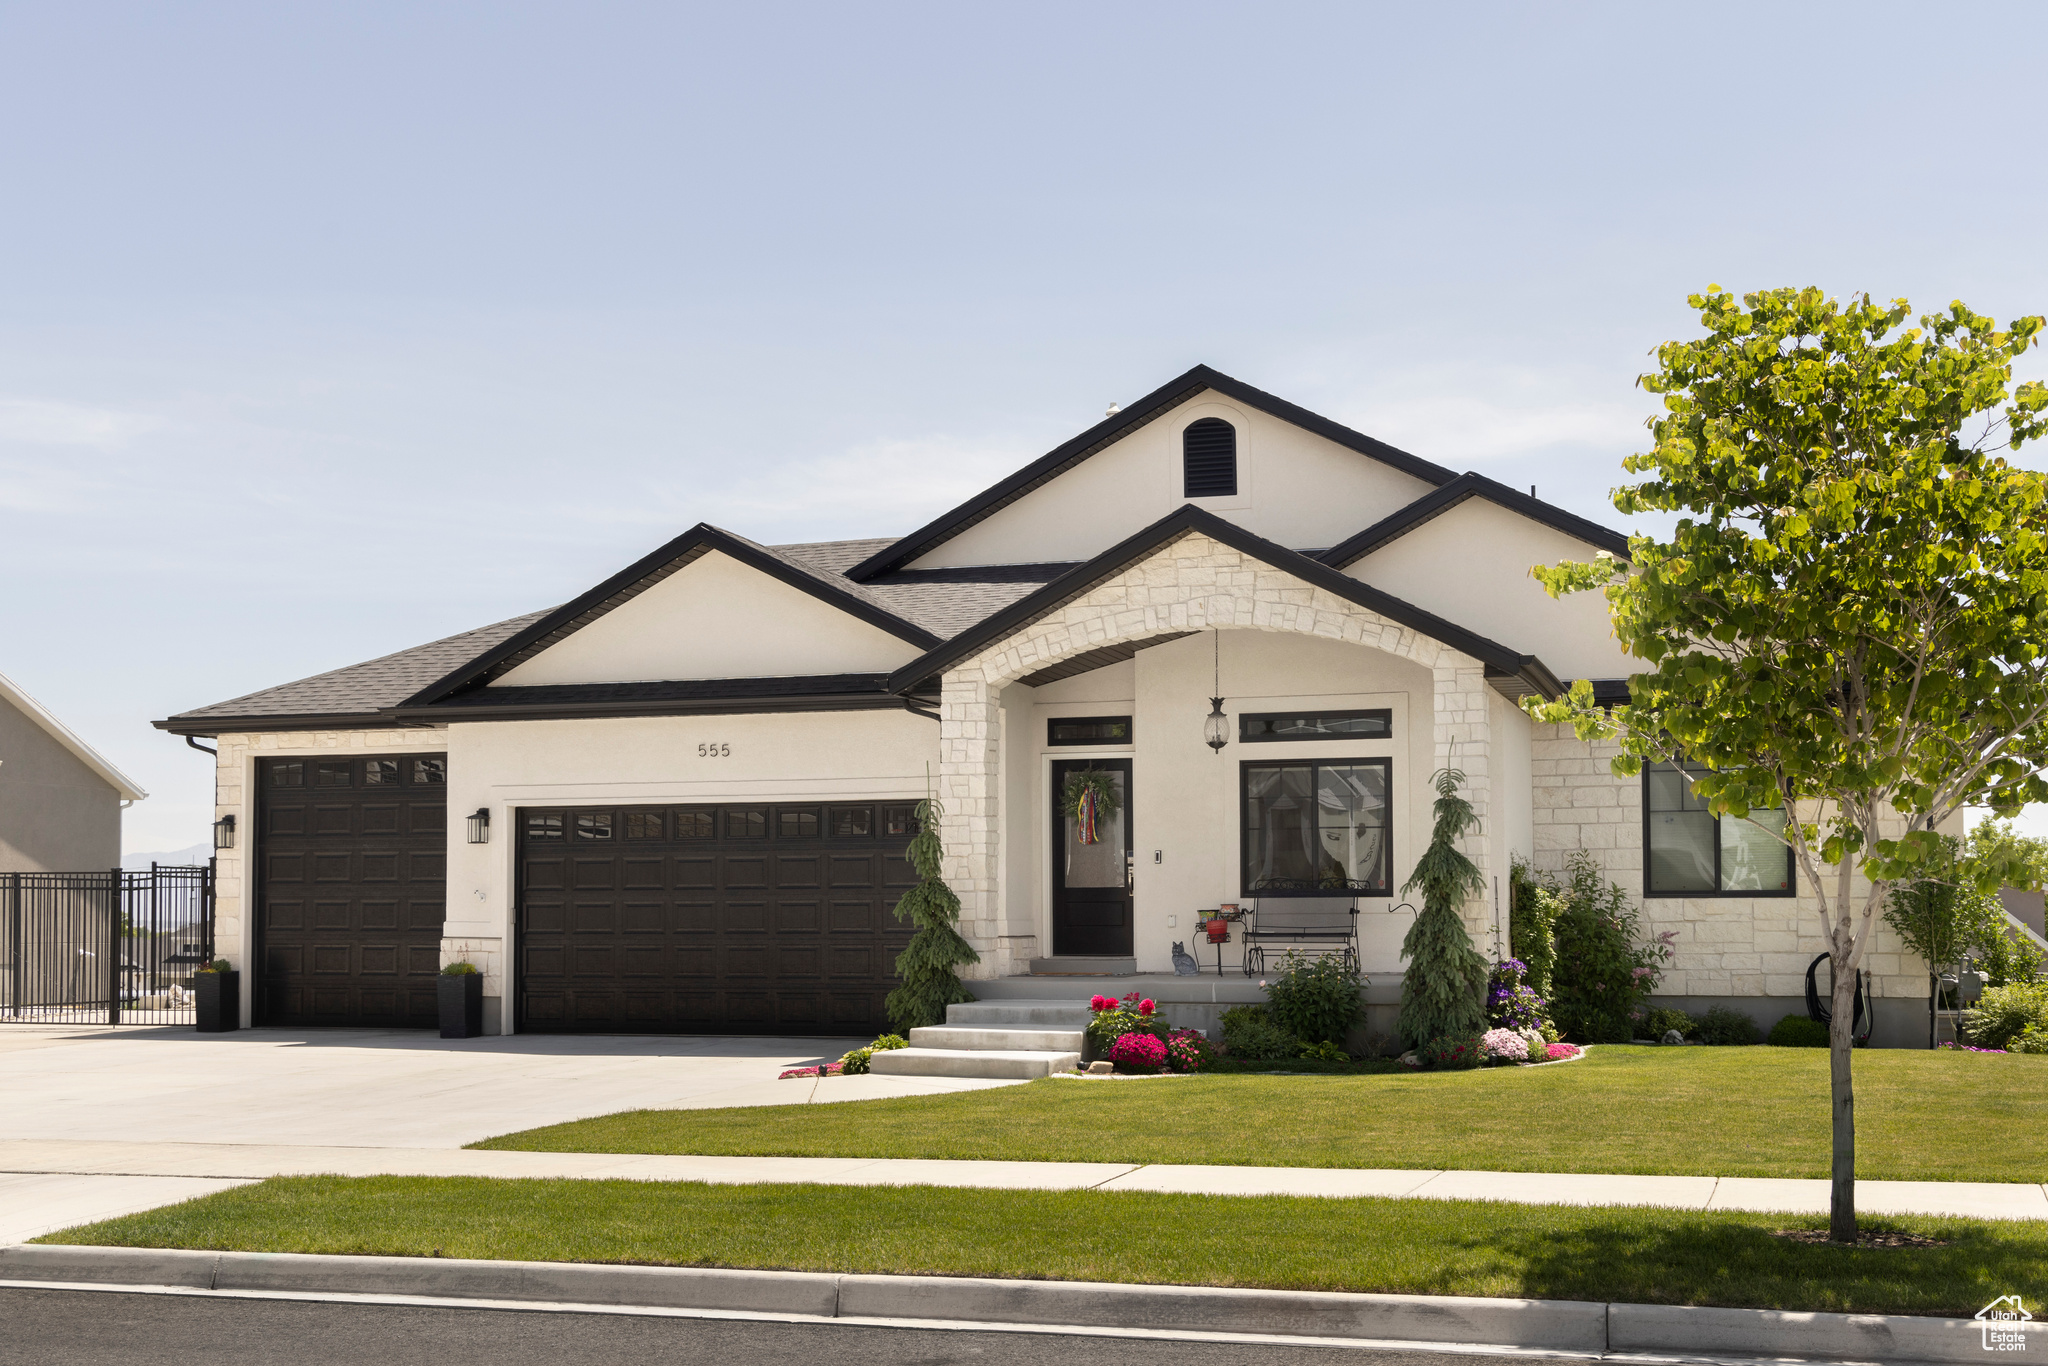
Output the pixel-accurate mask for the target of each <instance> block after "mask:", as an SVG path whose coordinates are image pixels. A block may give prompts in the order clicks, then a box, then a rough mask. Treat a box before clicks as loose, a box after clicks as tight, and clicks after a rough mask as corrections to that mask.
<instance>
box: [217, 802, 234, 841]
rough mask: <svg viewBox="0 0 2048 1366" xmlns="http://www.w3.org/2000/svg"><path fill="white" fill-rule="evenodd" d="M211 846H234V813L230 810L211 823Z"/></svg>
mask: <svg viewBox="0 0 2048 1366" xmlns="http://www.w3.org/2000/svg"><path fill="white" fill-rule="evenodd" d="M213 847H214V848H216V849H232V848H234V847H235V813H234V812H232V811H230V812H229V813H228V814H227V815H225V816H222V817H221V818H220V819H219V820H217V821H215V822H214V823H213Z"/></svg>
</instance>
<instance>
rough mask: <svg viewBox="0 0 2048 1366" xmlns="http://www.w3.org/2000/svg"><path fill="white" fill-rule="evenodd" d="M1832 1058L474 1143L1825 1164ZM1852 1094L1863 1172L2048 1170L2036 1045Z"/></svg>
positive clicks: (648, 1122) (758, 1116) (1885, 1063)
mask: <svg viewBox="0 0 2048 1366" xmlns="http://www.w3.org/2000/svg"><path fill="white" fill-rule="evenodd" d="M1827 1065H1828V1058H1827V1052H1826V1050H1824V1049H1817V1048H1769V1047H1757V1048H1632V1047H1616V1048H1599V1049H1595V1050H1594V1051H1593V1052H1592V1053H1591V1054H1589V1055H1588V1056H1587V1057H1586V1058H1585V1060H1584V1061H1581V1062H1575V1063H1571V1064H1568V1065H1565V1066H1561V1067H1532V1068H1490V1069H1487V1070H1485V1071H1476V1072H1439V1073H1416V1074H1409V1075H1402V1076H1329V1077H1301V1076H1297V1077H1273V1076H1216V1077H1204V1076H1196V1077H1190V1078H1186V1079H1183V1080H1178V1081H1172V1082H1142V1081H1138V1082H1116V1081H1094V1082H1091V1081H1058V1080H1046V1081H1037V1082H1032V1083H1030V1084H1029V1085H1026V1086H1007V1087H999V1088H996V1089H993V1090H987V1091H967V1092H959V1093H955V1094H953V1095H944V1096H924V1097H918V1098H914V1099H906V1100H869V1101H849V1102H844V1103H840V1104H834V1105H809V1106H802V1107H795V1106H763V1107H758V1108H747V1109H728V1110H634V1111H628V1112H626V1113H624V1114H618V1115H608V1116H605V1117H603V1118H599V1119H589V1120H579V1121H576V1122H574V1123H570V1124H555V1125H549V1126H548V1127H546V1128H541V1129H529V1130H527V1131H525V1132H523V1133H516V1134H508V1135H505V1136H503V1137H500V1138H494V1139H489V1140H487V1141H485V1142H482V1143H477V1144H473V1145H472V1146H474V1147H478V1148H525V1149H539V1150H544V1151H554V1152H618V1153H703V1154H740V1155H785V1156H798V1157H937V1158H1006V1159H1025V1160H1041V1161H1068V1162H1080V1161H1088V1162H1214V1163H1236V1164H1246V1165H1252V1166H1294V1167H1424V1168H1430V1167H1450V1168H1467V1169H1479V1170H1489V1171H1557V1172H1631V1173H1646V1174H1653V1175H1654V1174H1682V1175H1701V1176H1804V1177H1824V1176H1826V1175H1827V1174H1828V1168H1827V1162H1828V1103H1827ZM821 1085H823V1086H824V1087H827V1088H829V1087H831V1086H832V1085H833V1083H832V1081H831V1080H829V1079H828V1080H826V1081H824V1082H823V1083H821ZM1856 1094H1857V1101H1856V1115H1857V1135H1858V1146H1857V1156H1858V1164H1857V1165H1858V1174H1859V1175H1861V1176H1863V1177H1865V1178H1869V1179H1892V1180H1933V1181H2044V1180H2048V1143H2043V1142H2042V1141H2041V1139H2040V1136H2041V1135H2042V1134H2043V1133H2048V1057H2027V1056H1997V1055H1988V1054H1974V1053H1924V1052H1915V1051H1910V1050H1904V1049H1884V1050H1878V1049H1872V1050H1869V1051H1866V1052H1860V1053H1858V1054H1857V1056H1856Z"/></svg>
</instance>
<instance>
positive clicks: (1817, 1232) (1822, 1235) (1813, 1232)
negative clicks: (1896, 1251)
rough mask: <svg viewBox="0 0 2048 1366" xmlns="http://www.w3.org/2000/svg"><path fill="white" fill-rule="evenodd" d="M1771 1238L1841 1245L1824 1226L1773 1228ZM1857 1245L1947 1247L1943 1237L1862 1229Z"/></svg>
mask: <svg viewBox="0 0 2048 1366" xmlns="http://www.w3.org/2000/svg"><path fill="white" fill-rule="evenodd" d="M1771 1236H1772V1237H1773V1238H1783V1239H1785V1240H1786V1241H1787V1242H1791V1243H1810V1244H1813V1245H1814V1246H1816V1247H1841V1246H1842V1244H1841V1243H1837V1242H1834V1241H1832V1240H1831V1239H1829V1237H1828V1231H1827V1230H1826V1229H1824V1228H1774V1229H1772V1230H1771ZM1856 1246H1857V1247H1947V1246H1948V1240H1947V1239H1945V1238H1925V1237H1922V1236H1921V1235H1920V1234H1917V1233H1877V1232H1873V1231H1870V1230H1864V1231H1861V1232H1859V1233H1858V1234H1857V1235H1856Z"/></svg>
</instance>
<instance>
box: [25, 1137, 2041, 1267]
mask: <svg viewBox="0 0 2048 1366" xmlns="http://www.w3.org/2000/svg"><path fill="white" fill-rule="evenodd" d="M319 1174H333V1175H341V1176H483V1177H497V1178H567V1179H575V1180H601V1179H627V1180H636V1181H707V1182H716V1183H721V1184H741V1183H750V1182H761V1183H769V1182H774V1183H800V1182H816V1183H819V1184H823V1185H835V1186H913V1185H915V1186H957V1187H978V1188H985V1189H1000V1190H1022V1189H1036V1190H1106V1191H1117V1190H1129V1191H1163V1192H1168V1193H1173V1194H1187V1195H1312V1196H1332V1197H1345V1196H1368V1195H1371V1196H1388V1197H1395V1198H1412V1199H1438V1200H1502V1201H1508V1202H1511V1203H1515V1204H1546V1205H1553V1204H1554V1205H1649V1206H1655V1207H1658V1208H1664V1209H1692V1210H1760V1211H1776V1212H1783V1213H1825V1212H1826V1211H1827V1208H1828V1183H1827V1182H1826V1181H1818V1180H1814V1181H1802V1180H1777V1179H1764V1178H1756V1177H1713V1176H1603V1175H1573V1174H1564V1173H1551V1172H1477V1171H1402V1170H1366V1169H1351V1168H1329V1167H1234V1166H1168V1165H1143V1164H1131V1163H1113V1162H960V1161H938V1160H917V1159H903V1158H857V1157H844V1158H841V1157H664V1156H650V1155H638V1154H631V1153H538V1152H496V1151H485V1152H478V1151H472V1150H469V1149H464V1148H378V1147H337V1146H319V1147H315V1146H305V1145H288V1144H240V1143H137V1142H132V1141H98V1142H94V1141H80V1140H76V1139H69V1140H63V1141H48V1140H32V1139H15V1140H4V1141H0V1180H7V1179H10V1177H11V1179H14V1180H34V1179H36V1178H43V1179H47V1180H66V1181H73V1182H76V1181H79V1180H81V1179H83V1178H93V1177H97V1178H99V1179H100V1180H102V1181H108V1182H131V1181H138V1180H145V1179H146V1180H152V1181H163V1180H165V1179H167V1178H175V1179H178V1180H181V1181H187V1182H211V1183H216V1187H215V1188H218V1187H219V1186H220V1185H226V1184H236V1183H240V1182H245V1181H252V1180H261V1179H263V1178H266V1177H272V1176H305V1175H319ZM4 1190H5V1188H4V1187H0V1197H4ZM80 1191H81V1194H83V1188H80ZM204 1193H206V1192H205V1191H204V1190H200V1189H197V1188H194V1189H191V1190H176V1191H172V1192H170V1193H167V1194H164V1195H161V1196H159V1197H157V1198H154V1199H147V1200H144V1201H143V1203H141V1204H139V1205H137V1206H136V1208H150V1207H152V1206H154V1205H157V1204H162V1203H166V1202H167V1201H169V1200H176V1199H185V1198H189V1197H190V1196H192V1195H197V1194H204ZM137 1194H138V1198H140V1197H141V1196H142V1195H143V1194H145V1192H142V1191H141V1190H140V1189H139V1188H138V1191H137ZM106 1203H107V1202H105V1201H102V1202H101V1204H103V1205H104V1204H106ZM1856 1203H1857V1207H1858V1209H1860V1210H1861V1211H1862V1212H1863V1213H1865V1214H1920V1215H1956V1216H1962V1217H1966V1218H1972V1219H2043V1220H2048V1189H2044V1188H2043V1187H2042V1186H2038V1185H2006V1184H1993V1183H1988V1182H1967V1181H1862V1182H1859V1183H1857V1187H1856ZM6 1204H7V1205H8V1206H11V1205H12V1204H13V1201H12V1200H11V1199H7V1200H6ZM120 1212H123V1211H119V1210H109V1211H107V1212H99V1211H98V1210H95V1211H94V1212H92V1213H90V1214H81V1215H80V1216H79V1219H84V1218H106V1217H110V1214H112V1213H120ZM79 1219H73V1220H71V1221H69V1222H72V1223H76V1222H79ZM15 1224H16V1220H14V1219H13V1218H11V1217H8V1216H7V1215H0V1243H4V1242H11V1241H19V1240H20V1239H22V1238H25V1237H33V1236H36V1234H35V1233H30V1232H28V1231H26V1229H25V1228H19V1227H15V1226H14V1225H15ZM60 1226H62V1225H54V1224H51V1225H47V1226H46V1227H43V1228H39V1229H38V1230H37V1233H41V1232H48V1231H50V1228H54V1227H60Z"/></svg>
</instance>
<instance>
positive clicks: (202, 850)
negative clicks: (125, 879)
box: [121, 844, 213, 873]
mask: <svg viewBox="0 0 2048 1366" xmlns="http://www.w3.org/2000/svg"><path fill="white" fill-rule="evenodd" d="M212 857H213V846H212V845H211V844H195V845H192V846H190V847H189V848H185V849H166V850H160V851H156V852H150V853H141V854H123V855H121V866H122V867H123V868H125V869H127V870H128V871H129V872H131V873H146V872H148V871H149V865H150V864H152V863H182V864H188V865H189V864H194V863H204V862H206V861H207V860H208V859H210V858H212Z"/></svg>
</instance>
